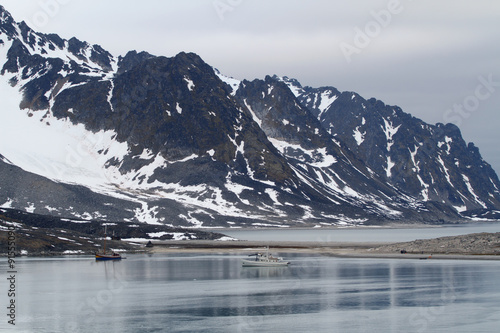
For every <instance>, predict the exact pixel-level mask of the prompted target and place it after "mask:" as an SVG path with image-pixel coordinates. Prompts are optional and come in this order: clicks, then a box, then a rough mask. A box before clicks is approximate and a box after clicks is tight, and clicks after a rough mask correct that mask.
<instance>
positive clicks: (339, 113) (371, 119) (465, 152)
mask: <svg viewBox="0 0 500 333" xmlns="http://www.w3.org/2000/svg"><path fill="white" fill-rule="evenodd" d="M283 81H284V82H286V83H287V84H288V86H289V87H290V88H291V90H292V91H294V92H295V94H296V96H297V98H298V99H299V100H300V101H301V104H302V105H304V106H306V107H307V108H309V109H310V110H311V112H312V113H313V114H315V115H316V117H317V118H318V119H319V120H320V122H321V124H322V126H323V127H324V128H325V129H326V130H327V131H328V132H329V133H330V134H331V135H333V136H334V137H335V138H338V139H339V140H342V141H343V142H344V143H345V144H346V146H347V147H348V148H349V150H350V151H352V152H353V153H354V154H355V155H356V156H358V157H359V158H360V159H361V160H363V162H364V163H365V164H366V165H367V166H368V167H369V168H370V169H371V170H373V171H374V172H375V173H376V174H378V175H380V176H381V177H382V178H384V180H385V181H386V182H388V183H389V184H391V185H393V186H395V187H397V188H398V189H400V190H402V191H404V192H405V193H407V194H409V195H411V196H413V197H416V198H418V199H419V200H422V201H435V202H441V203H443V204H446V205H449V206H452V207H454V209H456V210H457V211H459V212H463V211H466V210H474V209H492V208H493V207H498V205H499V203H500V202H499V199H500V197H499V193H498V189H499V180H498V177H497V176H496V173H495V172H494V170H493V169H492V168H491V166H490V165H489V164H488V163H487V162H486V161H484V160H483V159H482V157H481V155H480V153H479V150H478V149H477V148H476V147H475V146H474V144H472V143H469V144H467V143H466V142H465V141H464V140H463V138H462V136H461V133H460V130H459V129H458V128H457V127H456V126H454V125H452V124H436V125H429V124H426V123H425V122H423V121H422V120H420V119H417V118H415V117H413V116H411V115H409V114H407V113H405V112H403V111H402V110H401V109H400V108H399V107H395V106H389V105H386V104H384V103H383V102H381V101H378V100H376V99H374V98H371V99H369V100H366V99H364V98H362V97H361V96H359V95H357V94H356V93H351V92H343V93H340V92H339V91H338V90H336V89H335V88H332V87H323V88H319V89H314V88H310V87H306V88H302V86H300V83H298V82H297V81H295V80H290V79H288V78H285V79H283Z"/></svg>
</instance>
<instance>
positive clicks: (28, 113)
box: [0, 7, 500, 227]
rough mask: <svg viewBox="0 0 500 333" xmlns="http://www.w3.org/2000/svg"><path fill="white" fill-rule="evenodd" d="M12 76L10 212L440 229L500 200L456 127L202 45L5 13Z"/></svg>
mask: <svg viewBox="0 0 500 333" xmlns="http://www.w3.org/2000/svg"><path fill="white" fill-rule="evenodd" d="M0 70H1V72H0V74H1V76H0V79H1V80H0V81H1V83H0V97H1V100H2V111H1V112H0V118H1V119H2V121H3V124H4V129H12V128H13V127H17V128H19V130H18V131H16V132H14V131H12V130H11V131H10V132H9V131H4V132H3V133H2V134H1V138H0V139H1V140H3V141H2V142H3V143H0V154H2V155H1V159H0V181H1V183H0V206H2V207H6V208H14V209H20V210H27V211H30V212H35V213H43V214H47V213H49V214H53V215H56V216H63V217H78V218H84V217H86V218H92V219H103V220H122V221H128V222H133V221H139V222H148V223H162V224H170V225H182V226H189V227H200V226H205V227H215V226H223V227H233V226H262V225H270V226H290V225H309V226H310V225H317V226H319V225H355V224H369V223H380V222H383V221H386V220H419V221H429V222H436V221H444V220H456V219H461V218H462V215H460V213H462V214H464V215H465V211H467V210H469V211H470V210H474V209H475V210H477V209H481V211H480V212H477V213H476V214H482V215H483V216H486V215H488V212H489V211H494V210H495V209H498V208H499V207H500V202H499V191H498V186H500V184H499V181H498V178H497V176H496V174H495V173H494V171H493V170H492V169H491V167H489V165H488V164H487V163H486V162H484V161H483V160H482V159H481V157H480V155H479V151H478V150H477V148H475V147H474V146H473V145H471V144H469V145H466V144H465V142H463V139H462V138H461V136H460V131H459V130H458V128H456V127H454V126H452V125H442V124H438V125H435V126H434V125H428V124H425V123H424V122H422V121H420V120H418V119H416V118H414V117H412V116H410V115H408V114H405V113H404V112H403V111H402V110H401V109H399V108H397V107H391V106H387V105H385V104H383V103H382V102H380V101H377V100H375V99H370V100H365V99H363V98H362V97H360V96H359V95H357V94H355V93H341V92H339V91H338V90H336V89H335V88H331V87H326V88H318V89H315V88H309V87H305V88H304V87H302V86H301V85H300V83H299V82H298V81H296V80H290V79H288V78H278V77H266V78H265V79H264V80H254V81H252V82H249V81H242V82H238V81H236V80H234V79H228V78H226V77H224V76H223V75H222V74H220V73H219V72H218V71H216V70H214V69H213V68H212V67H211V66H210V65H208V64H206V63H205V62H204V61H203V60H202V59H201V58H200V57H199V56H197V55H195V54H192V53H180V54H178V55H176V56H174V57H171V58H167V57H157V56H153V55H151V54H148V53H146V52H140V53H138V52H135V51H131V52H129V53H128V54H126V55H125V56H123V57H114V56H113V55H111V54H110V53H109V52H107V51H106V50H104V49H103V48H102V47H100V46H98V45H89V44H88V43H85V42H81V41H79V40H77V39H76V38H72V39H70V40H64V39H62V38H60V37H58V36H57V35H45V34H40V33H37V32H35V31H33V30H31V29H30V28H29V27H28V26H26V24H24V23H16V22H15V21H14V20H13V19H12V17H11V16H10V14H9V13H8V12H6V11H5V9H4V8H2V7H0ZM20 137H22V138H20ZM11 139H12V141H9V140H11ZM7 141H8V142H7ZM16 179H17V180H19V181H16ZM35 184H36V185H35ZM32 188H35V189H36V190H30V189H32ZM469 216H470V215H469Z"/></svg>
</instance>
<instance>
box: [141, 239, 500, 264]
mask: <svg viewBox="0 0 500 333" xmlns="http://www.w3.org/2000/svg"><path fill="white" fill-rule="evenodd" d="M153 244H154V246H153V247H151V248H147V250H148V252H149V253H151V254H166V253H172V254H173V253H207V254H214V253H233V254H247V253H252V252H255V251H260V250H263V249H265V248H266V247H267V246H269V248H270V250H271V251H272V252H275V253H279V254H280V255H281V253H309V254H318V255H324V256H331V257H338V258H356V259H371V258H372V259H411V260H429V259H435V260H436V259H438V260H443V259H445V260H500V255H499V254H494V253H475V252H470V253H458V252H457V253H451V252H449V253H445V252H441V251H432V252H430V251H424V252H423V253H401V252H397V251H388V250H383V249H384V248H386V247H394V246H398V244H395V243H390V242H328V243H324V242H323V243H318V242H293V241H223V242H222V241H206V240H205V241H196V240H191V241H158V242H155V243H153Z"/></svg>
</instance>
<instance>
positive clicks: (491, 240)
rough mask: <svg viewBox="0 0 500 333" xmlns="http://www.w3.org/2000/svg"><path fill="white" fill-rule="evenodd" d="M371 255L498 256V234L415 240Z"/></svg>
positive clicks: (499, 246) (385, 247) (499, 238)
mask: <svg viewBox="0 0 500 333" xmlns="http://www.w3.org/2000/svg"><path fill="white" fill-rule="evenodd" d="M370 252H371V253H398V252H399V253H401V252H402V253H403V254H458V255H500V232H497V233H477V234H469V235H462V236H449V237H439V238H434V239H417V240H415V241H412V242H404V243H395V244H387V245H383V246H379V247H377V248H375V249H372V250H371V251H370Z"/></svg>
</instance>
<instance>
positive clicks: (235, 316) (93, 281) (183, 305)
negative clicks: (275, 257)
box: [2, 254, 500, 332]
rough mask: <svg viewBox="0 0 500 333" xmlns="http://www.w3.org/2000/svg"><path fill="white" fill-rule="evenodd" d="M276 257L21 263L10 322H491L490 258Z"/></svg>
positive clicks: (65, 325)
mask: <svg viewBox="0 0 500 333" xmlns="http://www.w3.org/2000/svg"><path fill="white" fill-rule="evenodd" d="M280 255H281V256H284V257H286V258H287V259H290V260H291V262H292V264H291V265H290V266H289V267H242V266H241V259H242V258H244V256H236V255H209V256H208V255H201V254H200V255H193V254H189V255H180V254H179V255H170V256H166V255H154V256H139V255H137V256H130V257H129V258H128V259H126V260H122V261H121V262H101V263H96V262H95V261H93V260H91V259H88V260H76V259H65V260H45V259H42V260H26V261H24V262H23V261H21V262H20V263H19V265H18V267H19V271H20V272H22V273H20V279H19V284H22V287H23V288H22V289H20V290H21V291H20V293H19V304H22V309H23V311H22V318H19V322H20V325H19V326H18V327H16V329H18V330H19V332H32V331H37V332H44V331H45V332H68V331H72V332H92V331H94V332H95V331H103V330H106V331H110V332H139V331H140V332H153V331H159V332H175V331H207V332H235V331H257V330H262V331H276V327H280V328H282V330H283V331H287V332H290V331H300V330H301V331H318V332H320V331H325V332H331V331H342V332H346V331H359V330H373V331H376V330H378V331H394V332H396V331H401V330H403V329H404V330H405V331H415V332H418V331H421V330H424V329H425V330H427V329H428V328H433V327H434V328H435V327H441V326H442V327H445V328H447V329H451V328H453V330H454V331H462V332H463V331H465V330H463V328H464V327H467V328H468V330H469V331H472V330H474V328H478V329H479V328H481V329H484V327H486V328H491V327H496V326H497V325H498V324H499V323H500V318H498V313H497V312H496V311H495V309H498V308H499V307H500V301H499V299H500V290H499V289H500V288H499V286H498V284H497V280H496V279H497V277H498V275H499V273H500V267H499V266H500V265H498V263H497V262H478V261H430V260H426V261H419V260H415V261H412V260H373V259H372V260H363V259H352V260H349V259H339V258H329V257H320V256H305V255H292V254H280ZM2 268H3V267H2ZM4 297H5V296H4ZM20 316H21V315H20ZM479 318H480V319H481V320H479ZM458 323H461V324H458ZM464 323H473V325H476V326H464ZM278 331H279V330H278ZM486 331H487V330H486Z"/></svg>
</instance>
